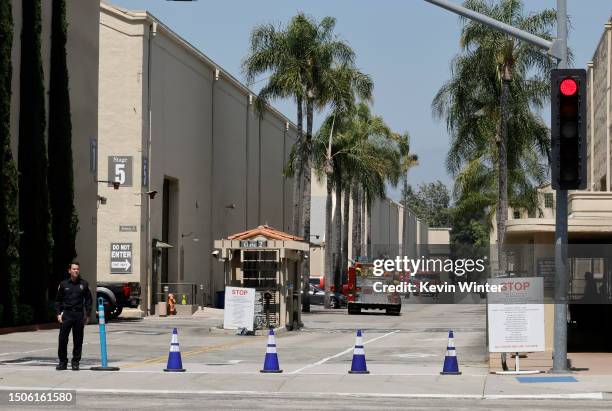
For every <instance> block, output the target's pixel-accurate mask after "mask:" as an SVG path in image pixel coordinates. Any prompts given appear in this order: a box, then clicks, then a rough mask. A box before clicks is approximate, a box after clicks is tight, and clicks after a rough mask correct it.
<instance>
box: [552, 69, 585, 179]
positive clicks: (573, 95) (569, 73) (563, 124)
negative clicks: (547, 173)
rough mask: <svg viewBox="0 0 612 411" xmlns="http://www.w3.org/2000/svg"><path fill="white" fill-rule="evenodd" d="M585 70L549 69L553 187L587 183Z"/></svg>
mask: <svg viewBox="0 0 612 411" xmlns="http://www.w3.org/2000/svg"><path fill="white" fill-rule="evenodd" d="M586 101H587V96H586V71H585V70H582V69H558V70H552V71H551V99H550V112H551V115H552V118H551V139H552V141H551V142H552V158H551V167H552V173H551V174H552V181H551V183H552V188H554V189H555V190H577V189H583V188H586V186H587V151H586V145H587V144H586Z"/></svg>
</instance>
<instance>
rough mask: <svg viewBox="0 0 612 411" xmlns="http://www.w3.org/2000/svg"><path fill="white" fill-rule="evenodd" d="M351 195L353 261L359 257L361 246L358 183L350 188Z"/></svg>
mask: <svg viewBox="0 0 612 411" xmlns="http://www.w3.org/2000/svg"><path fill="white" fill-rule="evenodd" d="M351 197H352V198H353V221H352V227H351V236H352V239H351V241H352V247H351V249H352V250H351V258H352V259H353V261H355V260H356V259H357V257H359V254H360V250H359V248H360V246H361V238H360V237H361V232H360V231H361V215H360V211H361V204H360V203H359V185H358V184H356V183H355V184H353V189H352V190H351Z"/></svg>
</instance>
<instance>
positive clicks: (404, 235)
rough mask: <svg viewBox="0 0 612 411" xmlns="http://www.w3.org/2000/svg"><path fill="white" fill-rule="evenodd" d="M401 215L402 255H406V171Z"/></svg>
mask: <svg viewBox="0 0 612 411" xmlns="http://www.w3.org/2000/svg"><path fill="white" fill-rule="evenodd" d="M402 197H403V201H402V203H403V205H404V209H403V216H402V220H403V221H402V256H407V255H408V171H406V175H405V176H404V187H403V195H402Z"/></svg>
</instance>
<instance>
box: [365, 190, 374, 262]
mask: <svg viewBox="0 0 612 411" xmlns="http://www.w3.org/2000/svg"><path fill="white" fill-rule="evenodd" d="M366 227H367V229H366V230H367V235H368V239H367V243H366V250H367V253H368V257H372V253H373V250H372V202H371V201H368V202H367V204H366Z"/></svg>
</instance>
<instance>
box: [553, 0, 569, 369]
mask: <svg viewBox="0 0 612 411" xmlns="http://www.w3.org/2000/svg"><path fill="white" fill-rule="evenodd" d="M557 41H559V42H560V43H561V44H560V47H559V52H560V53H559V54H560V55H559V56H558V58H559V61H558V68H560V69H564V68H567V1H566V0H557ZM556 200H557V201H556V204H555V324H554V343H553V368H552V372H553V373H564V372H567V371H568V369H567V285H568V282H569V281H568V275H567V274H568V273H567V231H568V230H567V190H562V189H559V190H556Z"/></svg>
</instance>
